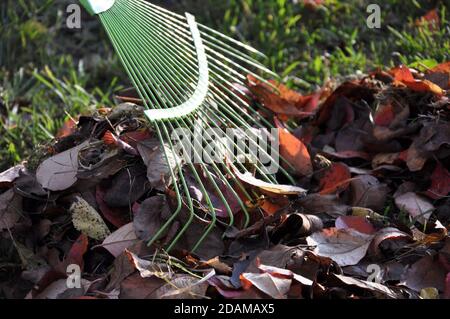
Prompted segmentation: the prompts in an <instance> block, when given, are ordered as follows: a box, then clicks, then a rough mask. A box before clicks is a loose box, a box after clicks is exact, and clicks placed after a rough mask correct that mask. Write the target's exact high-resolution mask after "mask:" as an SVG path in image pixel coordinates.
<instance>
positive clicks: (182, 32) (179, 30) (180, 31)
mask: <svg viewBox="0 0 450 319" xmlns="http://www.w3.org/2000/svg"><path fill="white" fill-rule="evenodd" d="M138 7H139V6H138ZM141 8H142V7H141ZM147 12H148V13H149V15H151V16H152V17H153V18H154V19H155V20H158V21H160V24H161V25H167V24H170V25H172V26H173V27H174V28H173V29H172V30H173V32H175V33H177V34H179V35H180V36H181V37H182V38H180V37H177V38H178V39H179V40H180V41H183V43H184V44H185V45H186V46H188V47H190V49H191V50H193V49H195V48H193V46H192V44H191V43H189V42H187V41H186V38H188V37H189V36H188V35H187V34H186V29H183V28H181V27H177V26H174V25H173V24H171V23H170V21H167V20H164V19H161V17H160V16H158V15H156V13H155V12H152V11H151V10H150V11H147ZM135 14H140V16H141V17H144V18H148V16H146V15H144V14H143V13H141V12H140V11H138V10H136V12H135ZM176 22H178V23H179V24H180V23H181V22H180V21H176ZM182 25H183V26H184V28H186V25H185V24H184V23H183V24H182ZM206 49H207V50H208V49H209V50H208V51H211V49H210V48H208V47H206ZM213 52H214V51H213ZM227 60H229V59H227ZM229 63H232V64H234V65H235V66H236V67H237V68H239V69H241V70H242V71H244V72H246V73H248V74H251V75H253V76H254V77H255V78H257V79H258V80H260V81H262V82H263V83H266V84H267V85H269V86H272V87H274V86H273V84H272V83H270V82H268V81H267V80H266V79H264V78H262V77H260V76H259V75H258V74H256V73H254V72H253V71H251V70H249V69H247V68H245V67H243V66H241V65H239V64H237V63H235V62H232V61H231V60H229ZM275 89H276V88H275Z"/></svg>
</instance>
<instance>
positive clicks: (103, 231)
mask: <svg viewBox="0 0 450 319" xmlns="http://www.w3.org/2000/svg"><path fill="white" fill-rule="evenodd" d="M70 212H71V213H72V223H73V225H74V227H75V228H76V229H77V230H79V231H81V232H82V233H83V234H86V235H87V236H89V237H91V238H93V239H96V240H104V239H105V238H106V237H108V236H109V235H110V234H111V232H110V231H109V229H108V226H106V224H105V222H104V221H103V219H102V217H101V216H100V215H99V213H98V212H97V211H96V210H95V209H94V208H93V207H92V206H91V205H89V204H88V202H86V201H85V200H84V199H83V198H81V197H79V196H77V197H76V199H75V201H74V202H73V203H72V204H71V206H70Z"/></svg>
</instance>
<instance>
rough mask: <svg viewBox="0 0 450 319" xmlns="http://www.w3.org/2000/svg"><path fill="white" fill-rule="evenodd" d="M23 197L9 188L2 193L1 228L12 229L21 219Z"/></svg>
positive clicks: (0, 198)
mask: <svg viewBox="0 0 450 319" xmlns="http://www.w3.org/2000/svg"><path fill="white" fill-rule="evenodd" d="M21 211H22V198H21V197H20V196H19V195H17V194H15V193H14V190H13V189H9V190H7V191H6V192H4V193H3V194H0V230H5V229H11V228H13V227H14V225H15V224H16V223H17V222H18V221H19V219H20V216H21V215H20V214H21Z"/></svg>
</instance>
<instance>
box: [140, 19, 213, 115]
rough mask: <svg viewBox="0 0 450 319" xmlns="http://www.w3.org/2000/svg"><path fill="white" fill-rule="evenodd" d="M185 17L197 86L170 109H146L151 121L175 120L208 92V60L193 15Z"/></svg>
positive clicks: (190, 111)
mask: <svg viewBox="0 0 450 319" xmlns="http://www.w3.org/2000/svg"><path fill="white" fill-rule="evenodd" d="M186 17H187V19H188V22H189V26H190V30H191V34H192V37H193V41H194V43H195V48H196V52H197V61H198V73H199V77H198V82H197V86H196V88H195V90H194V93H193V94H192V95H191V96H190V97H189V99H188V100H187V101H185V102H182V101H180V103H181V104H179V105H177V106H175V107H172V108H170V111H166V110H148V111H146V113H147V117H148V118H149V119H150V120H151V121H153V122H154V121H159V120H175V119H176V118H180V117H184V116H186V115H188V114H190V113H192V112H194V111H195V110H196V109H198V108H199V107H200V106H201V105H202V103H203V102H204V100H205V98H206V96H207V94H208V85H209V68H208V60H207V57H206V53H205V47H204V46H203V43H202V39H201V38H200V33H199V32H198V29H197V25H196V23H195V20H194V17H193V16H191V15H187V16H186ZM169 80H171V79H169Z"/></svg>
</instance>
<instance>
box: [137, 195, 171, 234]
mask: <svg viewBox="0 0 450 319" xmlns="http://www.w3.org/2000/svg"><path fill="white" fill-rule="evenodd" d="M170 216H171V211H170V208H169V206H168V203H167V201H166V197H165V196H164V195H157V196H152V197H150V198H147V199H146V200H144V201H143V202H142V204H141V206H140V207H139V210H138V211H137V213H136V214H135V216H134V219H133V227H134V231H135V233H136V235H137V237H138V238H140V239H142V240H149V239H150V238H152V237H153V236H154V235H156V233H157V232H158V231H159V230H160V229H161V227H162V226H163V225H164V224H165V222H166V221H167V220H168V219H169V218H170ZM167 231H168V230H166V231H165V232H164V233H163V234H161V237H164V236H165V235H166V234H167Z"/></svg>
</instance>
